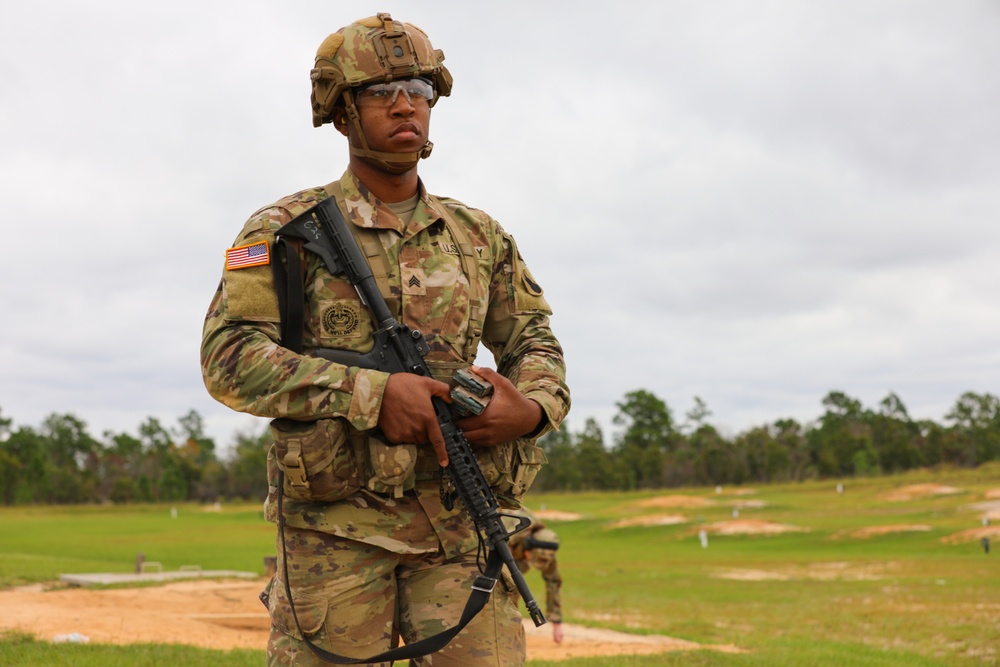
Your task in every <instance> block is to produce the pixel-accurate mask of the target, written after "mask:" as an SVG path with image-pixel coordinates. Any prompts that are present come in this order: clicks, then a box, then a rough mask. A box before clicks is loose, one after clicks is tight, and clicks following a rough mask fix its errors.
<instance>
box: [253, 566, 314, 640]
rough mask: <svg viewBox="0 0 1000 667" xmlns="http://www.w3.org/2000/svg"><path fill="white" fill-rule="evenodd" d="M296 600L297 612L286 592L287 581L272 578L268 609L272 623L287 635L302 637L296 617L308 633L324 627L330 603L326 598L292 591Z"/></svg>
mask: <svg viewBox="0 0 1000 667" xmlns="http://www.w3.org/2000/svg"><path fill="white" fill-rule="evenodd" d="M292 596H293V597H294V602H295V614H294V615H293V614H292V605H291V604H290V603H289V600H288V595H287V594H286V593H285V582H283V581H281V580H280V579H278V578H277V577H275V578H274V579H273V580H272V584H271V590H270V591H269V597H268V605H267V611H268V613H269V614H270V615H271V624H272V625H274V627H276V628H277V629H279V630H281V631H282V632H284V633H285V634H286V635H291V636H292V637H295V638H296V639H302V634H300V633H299V631H298V630H297V629H296V627H295V618H296V617H298V619H299V627H300V628H302V632H303V633H305V634H306V635H314V634H316V633H317V632H319V630H320V628H322V627H323V622H324V621H326V614H327V610H328V608H329V604H328V603H327V601H326V600H325V599H321V598H316V597H313V596H311V595H307V594H305V593H296V592H294V591H293V592H292Z"/></svg>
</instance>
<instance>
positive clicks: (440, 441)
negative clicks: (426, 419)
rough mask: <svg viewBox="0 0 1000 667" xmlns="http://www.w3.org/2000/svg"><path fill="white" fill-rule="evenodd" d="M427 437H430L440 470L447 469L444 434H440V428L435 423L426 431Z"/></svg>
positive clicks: (446, 450)
mask: <svg viewBox="0 0 1000 667" xmlns="http://www.w3.org/2000/svg"><path fill="white" fill-rule="evenodd" d="M427 435H428V436H430V439H431V445H433V446H434V452H435V453H436V454H437V459H438V463H439V464H440V465H441V467H442V468H446V467H448V448H447V446H445V443H444V434H443V433H441V427H440V426H439V425H438V423H437V422H436V421H435V422H433V423H432V424H431V426H430V429H428V431H427Z"/></svg>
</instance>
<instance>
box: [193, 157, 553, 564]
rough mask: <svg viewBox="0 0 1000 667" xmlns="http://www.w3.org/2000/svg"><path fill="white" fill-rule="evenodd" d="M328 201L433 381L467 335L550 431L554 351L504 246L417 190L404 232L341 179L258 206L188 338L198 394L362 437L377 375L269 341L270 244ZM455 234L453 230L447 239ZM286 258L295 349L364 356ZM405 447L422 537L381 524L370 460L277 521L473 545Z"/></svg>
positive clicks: (543, 307) (337, 307)
mask: <svg viewBox="0 0 1000 667" xmlns="http://www.w3.org/2000/svg"><path fill="white" fill-rule="evenodd" d="M331 193H334V194H335V195H337V196H338V201H339V202H340V208H341V211H342V212H343V213H344V215H345V219H347V220H348V222H350V223H354V224H355V225H357V226H358V227H359V228H360V229H361V230H362V231H361V232H359V236H360V237H362V238H361V239H360V240H361V242H362V246H363V250H364V251H365V253H366V254H367V255H368V256H369V257H370V258H376V256H377V255H381V257H382V262H383V264H382V266H383V267H384V268H387V270H386V271H384V273H385V275H384V276H382V277H381V282H382V283H384V285H380V287H384V288H385V289H383V293H385V294H386V296H387V297H388V298H387V301H388V302H389V305H390V308H392V309H395V310H396V316H397V318H398V319H399V320H400V321H401V322H402V323H404V324H406V325H408V326H410V327H411V328H415V329H419V330H420V331H421V332H423V334H424V336H425V339H426V341H427V343H428V345H429V347H430V353H429V355H428V356H427V361H428V364H429V365H430V366H431V368H432V371H433V372H434V374H435V376H436V377H438V378H439V379H442V380H445V381H447V380H448V379H449V378H450V376H451V374H452V373H453V372H454V370H456V369H457V368H461V367H464V366H467V365H468V364H469V363H471V362H472V361H473V359H474V358H475V349H476V348H477V347H478V345H477V344H476V341H477V339H479V338H480V337H481V342H482V343H483V344H484V345H485V346H486V347H487V349H489V350H490V351H491V352H492V353H493V356H494V359H495V361H496V365H497V371H498V372H500V373H501V374H503V375H505V376H506V377H507V378H509V379H510V380H511V381H512V382H513V383H514V385H515V386H516V387H517V388H518V390H520V391H521V392H522V393H523V394H524V395H525V396H527V397H528V398H530V399H532V400H534V401H536V402H537V403H538V404H539V405H540V406H541V407H542V410H543V412H544V413H545V417H546V425H545V428H544V429H543V430H542V432H544V431H546V430H548V429H550V428H557V427H558V426H559V424H560V423H561V422H562V420H563V418H564V417H565V415H566V412H567V411H568V410H569V405H570V398H569V390H568V388H567V386H566V383H565V366H564V362H563V355H562V349H561V347H560V345H559V343H558V341H557V340H556V338H555V337H554V336H553V334H552V331H551V329H550V328H549V319H548V318H549V315H550V314H551V310H550V308H549V305H548V303H547V302H546V300H545V298H544V296H543V294H542V290H541V288H540V287H539V286H538V285H537V283H536V282H535V281H534V279H533V278H532V276H531V273H530V272H529V271H528V269H527V267H526V266H525V265H524V262H523V260H522V259H521V256H520V254H519V252H518V250H517V246H516V245H515V243H514V239H513V238H512V237H511V236H510V235H509V234H507V233H506V232H505V231H504V230H503V229H502V228H501V227H500V225H499V223H497V222H496V221H495V220H493V219H492V218H490V217H489V216H487V215H486V214H485V213H483V212H482V211H479V210H476V209H471V208H468V207H466V206H465V205H463V204H461V203H460V202H457V201H454V200H450V199H444V198H438V197H434V196H432V195H429V194H428V193H427V191H426V189H425V188H424V186H423V184H422V183H421V185H420V188H419V202H418V204H417V209H416V211H415V212H414V214H413V217H412V219H411V220H410V221H409V223H408V224H406V225H404V223H403V222H402V221H401V220H400V219H399V218H398V217H397V216H396V215H395V214H394V213H393V212H392V211H391V210H390V209H389V208H388V207H387V206H384V205H383V204H382V203H381V202H380V201H378V200H377V199H376V198H375V197H374V196H373V195H371V194H370V193H369V192H367V190H366V188H365V187H364V185H363V184H362V183H360V181H358V180H357V178H356V177H355V176H354V175H353V174H352V173H351V172H350V170H348V171H347V172H346V173H345V174H344V176H343V177H342V178H341V179H340V181H339V183H334V184H331V185H330V186H327V187H326V188H312V189H309V190H303V191H301V192H299V193H296V194H294V195H291V196H289V197H286V198H284V199H282V200H280V201H278V202H276V203H275V204H273V205H271V206H268V207H265V208H263V209H260V210H259V211H257V212H256V213H255V214H254V215H253V216H251V218H250V219H249V221H248V222H247V223H246V225H245V226H244V227H243V230H242V232H241V233H240V235H239V236H238V237H237V239H236V242H235V243H234V244H233V248H232V249H230V250H229V251H227V268H226V270H225V271H224V275H223V279H222V281H221V283H220V285H219V288H218V290H217V292H216V294H215V297H214V299H213V300H212V304H211V306H210V308H209V312H208V315H207V317H206V320H205V327H204V333H203V341H202V372H203V375H204V380H205V385H206V387H207V388H208V390H209V392H210V393H211V394H212V396H214V397H215V398H216V399H217V400H219V401H220V402H222V403H224V404H225V405H227V406H229V407H231V408H233V409H234V410H239V411H242V412H248V413H250V414H254V415H258V416H263V417H272V418H289V419H292V420H298V421H304V422H312V421H316V420H332V422H331V424H332V426H330V428H331V429H332V430H333V431H338V432H339V431H342V432H344V433H346V434H347V436H348V437H349V438H352V439H353V440H355V441H356V440H357V439H358V437H360V439H361V440H364V439H365V437H366V434H369V433H370V432H371V430H372V429H374V428H375V427H376V425H377V423H378V416H379V412H380V410H381V409H382V392H383V390H384V388H385V383H386V380H387V378H388V376H387V375H386V374H385V373H383V372H381V371H375V370H369V369H362V368H355V367H347V366H343V365H340V364H335V363H331V362H328V361H325V360H322V359H319V358H317V357H314V356H310V355H308V354H304V355H300V354H297V353H294V352H292V351H290V350H288V349H286V348H284V347H282V345H281V341H280V321H281V315H280V311H279V306H278V297H277V295H276V292H275V283H274V274H273V271H272V263H273V262H274V261H275V259H274V257H273V255H272V253H271V249H272V248H273V241H274V234H275V232H276V231H277V230H278V229H280V228H281V226H282V225H284V224H286V223H288V222H289V221H290V220H292V219H293V218H294V217H296V216H297V215H299V214H300V213H302V212H303V211H305V210H307V209H309V208H311V207H312V206H313V205H315V204H316V203H318V202H320V201H322V200H323V199H325V198H327V197H328V196H331ZM456 224H457V225H460V226H461V228H460V230H458V233H453V232H455V231H456V230H455V225H456ZM463 237H464V238H463ZM461 253H465V254H466V255H467V256H471V257H473V258H474V260H475V264H474V265H473V266H475V268H476V271H475V273H476V275H474V276H470V275H467V272H466V271H463V263H464V264H465V265H466V266H469V262H468V261H465V262H463V261H462V257H461V255H460V254H461ZM300 256H301V260H302V264H303V273H304V285H305V294H306V306H305V331H304V335H303V340H304V347H305V349H306V350H307V351H308V350H310V349H314V348H321V347H328V348H337V349H345V350H353V351H359V352H365V351H368V350H369V349H370V348H371V346H372V340H371V333H372V331H373V328H374V325H373V322H372V320H371V318H370V317H369V315H368V312H367V310H366V309H365V307H364V305H363V304H362V303H361V301H360V299H359V298H358V296H357V293H356V292H355V290H354V288H353V287H352V286H351V285H350V284H349V283H348V282H347V281H346V280H345V279H343V278H341V277H334V276H331V275H330V273H329V272H327V270H326V268H325V267H324V266H323V265H322V264H321V262H320V261H319V259H318V258H317V257H316V256H314V255H312V254H311V253H308V252H303V253H302V254H301V255H300ZM373 265H374V261H373ZM373 270H375V269H374V268H373ZM376 277H377V278H378V277H379V276H378V272H377V271H376ZM538 435H540V433H538V434H534V436H535V437H537V436H538ZM519 442H520V441H519ZM518 446H519V447H520V445H518ZM526 446H527V445H526ZM364 449H365V448H364V447H363V446H358V447H356V448H355V449H354V450H353V454H354V455H355V457H356V458H364V457H365V456H366V453H365V451H364ZM483 449H489V450H498V451H502V448H483ZM372 451H374V450H372V449H369V450H368V452H372ZM416 451H417V452H418V454H417V455H416V457H415V458H416V459H417V465H416V470H417V472H416V475H415V478H414V479H410V480H408V481H407V482H405V488H406V490H410V489H411V488H412V490H413V491H414V492H415V493H416V496H417V498H418V500H419V501H420V505H421V507H422V508H423V510H424V511H425V513H426V514H427V515H428V516H429V517H430V518H431V522H432V524H433V525H434V529H435V531H436V536H434V535H431V536H425V537H424V538H421V537H419V536H414V535H411V534H409V532H408V531H407V525H408V524H409V521H408V518H407V517H406V516H396V515H395V514H394V505H395V503H394V502H393V499H392V494H387V493H381V491H384V490H385V486H384V485H382V486H380V485H379V484H371V483H367V482H370V481H372V480H374V477H373V478H372V480H366V479H364V477H365V476H366V475H370V474H371V469H370V464H371V461H369V462H368V463H369V468H368V469H367V470H364V469H363V470H362V471H361V474H360V477H361V478H362V479H361V488H360V489H359V491H358V492H357V493H354V494H353V495H351V496H350V497H348V498H346V499H344V500H340V501H337V502H309V501H308V500H301V499H300V500H286V502H285V506H284V507H285V514H286V521H287V523H288V525H290V526H293V527H300V528H312V529H316V530H320V531H324V532H330V533H333V534H336V535H341V536H343V537H349V538H352V539H356V540H359V541H362V542H369V543H372V544H378V545H379V546H382V547H385V548H388V549H390V550H393V551H396V552H397V553H422V552H432V551H436V550H437V549H438V548H439V544H438V541H440V544H441V545H443V546H444V548H445V551H446V552H449V553H459V552H464V551H468V550H471V549H473V548H475V537H474V534H473V533H472V531H471V530H470V527H469V525H468V523H467V522H466V520H465V518H464V513H462V512H461V503H459V507H458V508H456V510H455V511H448V510H446V509H445V508H444V507H443V506H442V503H441V499H440V488H439V487H440V483H441V482H440V470H439V469H438V468H437V464H436V460H434V456H433V450H432V449H431V448H430V446H429V445H425V446H420V447H419V448H417V450H416ZM495 454H496V453H495V452H489V453H488V455H489V456H493V455H495ZM478 455H479V454H478V453H477V456H478ZM369 458H372V457H370V456H369ZM277 464H278V461H276V460H275V454H274V451H273V449H272V452H271V456H270V458H269V466H268V467H269V471H268V474H269V481H270V486H271V494H270V496H269V499H268V503H267V504H266V506H265V507H266V511H267V514H268V517H269V519H271V520H275V519H276V513H275V507H274V500H275V498H276V495H275V494H276V490H277V486H276V484H277V482H276V475H277V472H276V466H277ZM359 465H362V467H363V466H364V464H361V463H360V462H359ZM501 468H502V466H501ZM488 478H489V476H488ZM491 482H492V480H491ZM396 491H397V492H398V491H399V489H398V488H397V489H396Z"/></svg>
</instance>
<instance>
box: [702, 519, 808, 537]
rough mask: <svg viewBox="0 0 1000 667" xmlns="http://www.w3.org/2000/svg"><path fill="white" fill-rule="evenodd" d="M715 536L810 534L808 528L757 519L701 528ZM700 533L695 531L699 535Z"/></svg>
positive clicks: (737, 520)
mask: <svg viewBox="0 0 1000 667" xmlns="http://www.w3.org/2000/svg"><path fill="white" fill-rule="evenodd" d="M699 530H704V531H705V532H706V533H712V534H714V535H779V534H781V533H801V532H808V530H809V529H808V528H802V527H801V526H792V525H790V524H787V523H775V522H774V521H758V520H755V519H734V520H733V521H714V522H712V523H706V524H704V525H702V526H701V528H699ZM697 532H698V531H694V533H697Z"/></svg>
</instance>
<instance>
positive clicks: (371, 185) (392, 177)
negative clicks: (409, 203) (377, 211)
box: [350, 154, 418, 203]
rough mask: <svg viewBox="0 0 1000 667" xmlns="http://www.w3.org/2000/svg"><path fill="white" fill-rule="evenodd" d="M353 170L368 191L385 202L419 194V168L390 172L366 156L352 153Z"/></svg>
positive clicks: (392, 201) (405, 198) (404, 199)
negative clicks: (396, 172)
mask: <svg viewBox="0 0 1000 667" xmlns="http://www.w3.org/2000/svg"><path fill="white" fill-rule="evenodd" d="M350 164H351V171H353V172H354V175H355V176H357V177H358V180H359V181H361V182H362V183H364V184H365V187H366V188H368V191H369V192H371V193H372V194H373V195H375V196H376V197H378V198H379V199H381V200H382V201H384V202H387V203H395V202H401V201H406V200H407V199H409V198H410V197H412V196H414V195H415V194H417V184H418V178H417V168H416V167H413V169H410V170H409V171H406V172H403V173H402V174H390V173H388V172H386V171H385V170H383V169H381V168H379V167H378V166H376V165H374V164H372V163H370V162H368V161H367V160H365V159H364V158H359V157H356V156H355V155H353V154H352V155H351V160H350Z"/></svg>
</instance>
